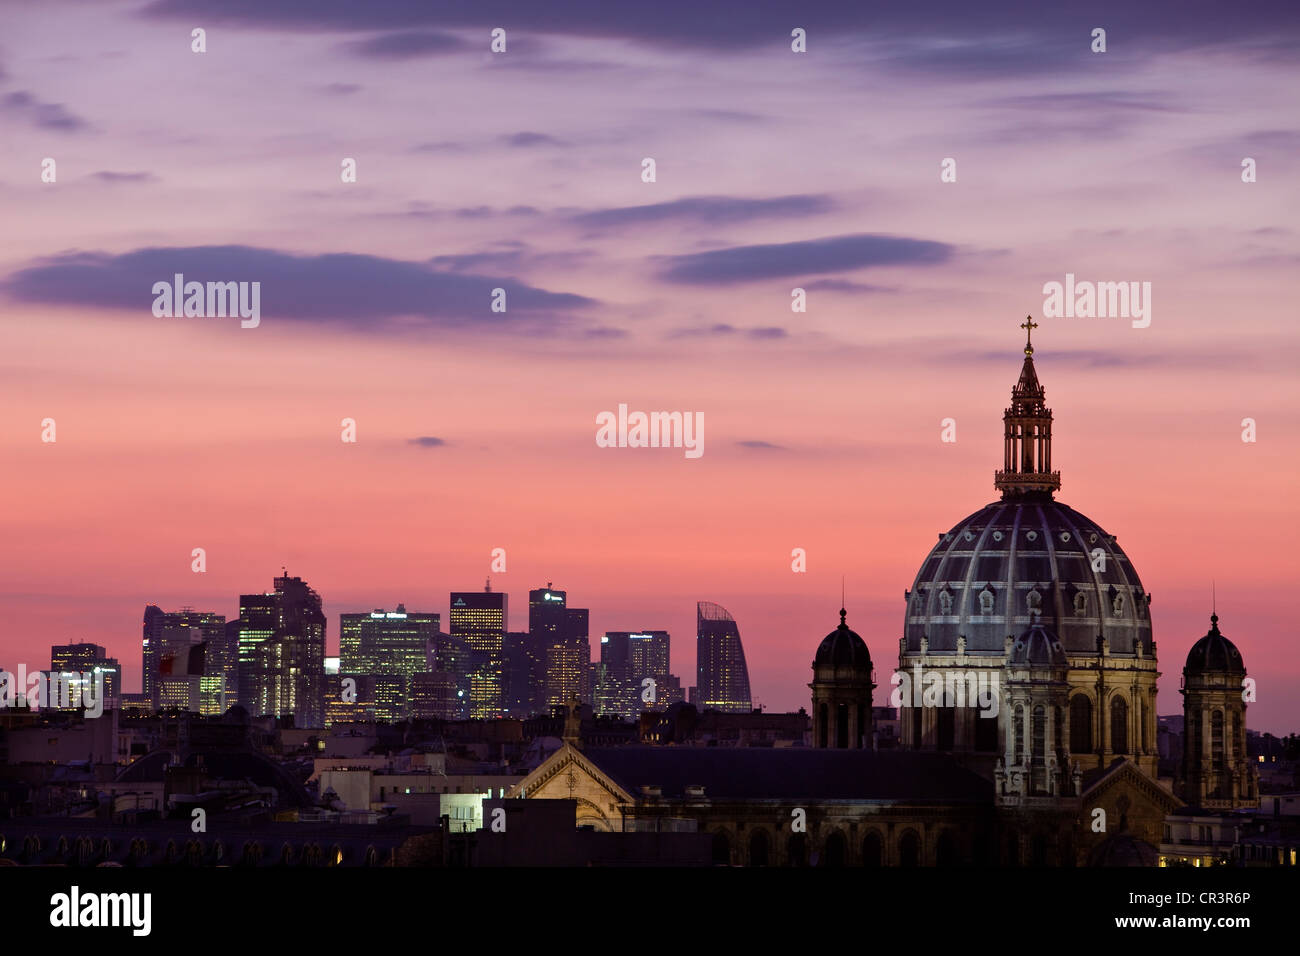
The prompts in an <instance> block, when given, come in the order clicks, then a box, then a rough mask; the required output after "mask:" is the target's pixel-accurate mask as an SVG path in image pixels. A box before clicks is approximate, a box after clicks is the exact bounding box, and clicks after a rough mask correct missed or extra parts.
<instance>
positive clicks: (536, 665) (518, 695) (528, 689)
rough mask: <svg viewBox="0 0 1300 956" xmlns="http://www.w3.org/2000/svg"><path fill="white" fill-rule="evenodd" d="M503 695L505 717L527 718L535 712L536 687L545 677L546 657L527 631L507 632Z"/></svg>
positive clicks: (504, 652)
mask: <svg viewBox="0 0 1300 956" xmlns="http://www.w3.org/2000/svg"><path fill="white" fill-rule="evenodd" d="M502 658H503V659H504V665H503V669H502V674H503V676H502V685H503V689H502V694H503V696H504V700H505V703H504V706H503V709H504V710H505V712H506V714H507V715H508V716H510V717H528V716H531V715H532V714H534V713H536V712H537V710H538V707H537V696H538V695H537V688H538V687H540V686H542V681H543V680H544V678H545V671H546V658H545V655H543V654H539V653H538V652H537V642H536V641H535V640H534V639H533V635H532V634H531V633H529V632H528V631H508V632H507V633H506V636H505V643H504V644H503V645H502Z"/></svg>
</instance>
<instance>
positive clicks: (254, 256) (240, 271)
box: [0, 246, 596, 331]
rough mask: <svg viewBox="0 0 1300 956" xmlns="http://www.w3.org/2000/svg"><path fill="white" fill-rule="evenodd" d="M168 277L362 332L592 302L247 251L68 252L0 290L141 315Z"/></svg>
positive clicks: (409, 265)
mask: <svg viewBox="0 0 1300 956" xmlns="http://www.w3.org/2000/svg"><path fill="white" fill-rule="evenodd" d="M175 273H182V274H184V276H185V278H186V280H187V281H198V282H208V281H222V282H225V281H257V282H260V283H261V307H262V313H263V315H264V316H266V317H276V318H281V319H291V320H300V321H325V322H334V323H339V324H343V325H352V326H359V327H366V328H376V327H382V326H383V325H384V323H385V320H389V319H396V318H407V317H413V318H416V319H420V320H423V324H425V325H431V326H438V327H454V326H460V325H467V324H476V323H489V322H490V323H492V324H493V325H494V326H497V327H500V326H502V325H509V324H513V323H515V322H516V320H527V319H530V318H533V319H536V318H547V319H550V320H552V322H551V327H550V328H548V329H547V331H554V323H556V322H563V321H565V320H566V318H567V317H568V316H569V314H570V313H572V312H575V311H581V310H583V309H586V308H588V307H590V306H593V305H595V304H596V303H595V300H593V299H589V298H587V297H585V296H581V295H575V294H572V293H565V292H550V291H547V290H545V289H539V288H536V287H534V286H530V285H527V284H525V283H522V282H518V281H516V280H514V279H510V278H504V277H501V276H488V275H468V274H452V273H448V272H439V271H437V270H435V269H433V268H431V267H430V266H429V265H427V264H425V263H420V262H407V261H404V260H398V259H385V258H382V257H379V256H369V255H358V254H355V253H330V254H325V255H312V256H297V255H293V254H291V253H287V252H280V251H278V250H274V249H263V248H257V247H252V246H188V247H177V248H149V249H137V250H135V251H134V252H127V253H122V254H120V255H111V254H108V253H101V252H72V253H65V254H62V255H58V256H53V257H51V258H48V259H43V260H38V261H37V262H34V263H32V264H31V265H28V266H27V267H25V268H22V269H19V270H18V271H17V272H15V273H13V274H12V275H10V276H9V277H8V279H6V280H5V281H4V282H3V284H0V289H3V291H5V292H6V293H7V294H8V295H10V296H11V297H13V298H15V299H17V300H19V301H24V302H40V303H47V304H51V305H57V304H62V305H79V306H84V307H88V308H111V309H138V310H141V311H144V312H148V311H149V309H150V308H151V304H152V301H153V298H152V295H151V293H150V289H151V288H152V286H153V284H154V283H155V282H159V281H167V282H170V281H171V279H172V276H173V275H174V274H175ZM498 288H499V289H504V290H505V294H506V305H507V311H506V312H499V313H494V312H492V311H491V302H492V297H493V290H494V289H498Z"/></svg>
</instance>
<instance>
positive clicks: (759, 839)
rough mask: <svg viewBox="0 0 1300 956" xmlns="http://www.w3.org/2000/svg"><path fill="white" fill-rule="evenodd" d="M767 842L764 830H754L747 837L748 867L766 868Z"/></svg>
mask: <svg viewBox="0 0 1300 956" xmlns="http://www.w3.org/2000/svg"><path fill="white" fill-rule="evenodd" d="M767 850H768V840H767V831H766V830H755V831H754V832H753V833H751V834H750V835H749V865H750V866H767Z"/></svg>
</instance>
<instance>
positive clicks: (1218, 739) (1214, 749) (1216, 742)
mask: <svg viewBox="0 0 1300 956" xmlns="http://www.w3.org/2000/svg"><path fill="white" fill-rule="evenodd" d="M1210 755H1211V757H1212V758H1213V759H1214V764H1213V766H1214V769H1215V770H1223V769H1224V767H1225V762H1224V757H1223V711H1221V710H1216V711H1215V712H1214V713H1212V714H1210Z"/></svg>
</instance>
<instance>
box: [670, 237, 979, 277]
mask: <svg viewBox="0 0 1300 956" xmlns="http://www.w3.org/2000/svg"><path fill="white" fill-rule="evenodd" d="M953 254H954V248H953V247H952V246H950V245H948V244H947V243H943V242H932V241H930V240H928V239H908V238H904V237H901V236H883V235H872V234H860V235H851V236H832V237H829V238H826V239H805V240H803V241H800V242H782V243H773V244H770V245H757V246H734V247H732V248H730V249H714V250H711V251H709V252H695V253H690V254H687V255H682V256H666V257H662V258H664V259H666V260H667V263H668V264H667V266H666V267H665V268H664V270H663V272H662V273H661V276H662V278H664V279H666V280H667V281H669V282H679V283H685V284H696V285H726V284H729V283H736V282H752V281H755V280H761V279H775V278H785V277H789V276H804V275H817V274H822V273H827V272H845V271H848V270H852V269H864V268H869V267H872V266H891V265H904V266H927V265H937V264H939V263H942V262H947V261H948V260H949V259H950V258H952V256H953Z"/></svg>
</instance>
